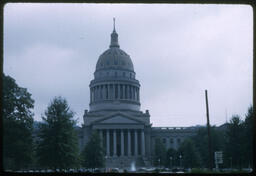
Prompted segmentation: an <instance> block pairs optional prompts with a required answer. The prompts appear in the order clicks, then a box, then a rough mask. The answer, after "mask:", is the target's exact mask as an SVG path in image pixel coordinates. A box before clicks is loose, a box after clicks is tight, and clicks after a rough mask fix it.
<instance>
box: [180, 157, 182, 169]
mask: <svg viewBox="0 0 256 176" xmlns="http://www.w3.org/2000/svg"><path fill="white" fill-rule="evenodd" d="M181 158H182V156H181V155H180V168H181Z"/></svg>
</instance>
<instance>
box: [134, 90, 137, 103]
mask: <svg viewBox="0 0 256 176" xmlns="http://www.w3.org/2000/svg"><path fill="white" fill-rule="evenodd" d="M134 96H135V100H136V101H137V87H134Z"/></svg>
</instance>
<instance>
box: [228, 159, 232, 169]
mask: <svg viewBox="0 0 256 176" xmlns="http://www.w3.org/2000/svg"><path fill="white" fill-rule="evenodd" d="M229 159H230V169H231V170H232V157H230V158H229Z"/></svg>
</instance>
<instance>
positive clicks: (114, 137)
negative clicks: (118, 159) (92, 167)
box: [113, 130, 116, 156]
mask: <svg viewBox="0 0 256 176" xmlns="http://www.w3.org/2000/svg"><path fill="white" fill-rule="evenodd" d="M113 141H114V143H113V149H114V153H113V155H114V156H116V130H114V131H113Z"/></svg>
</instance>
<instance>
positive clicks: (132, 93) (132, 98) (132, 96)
mask: <svg viewBox="0 0 256 176" xmlns="http://www.w3.org/2000/svg"><path fill="white" fill-rule="evenodd" d="M131 93H132V100H133V86H131Z"/></svg>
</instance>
